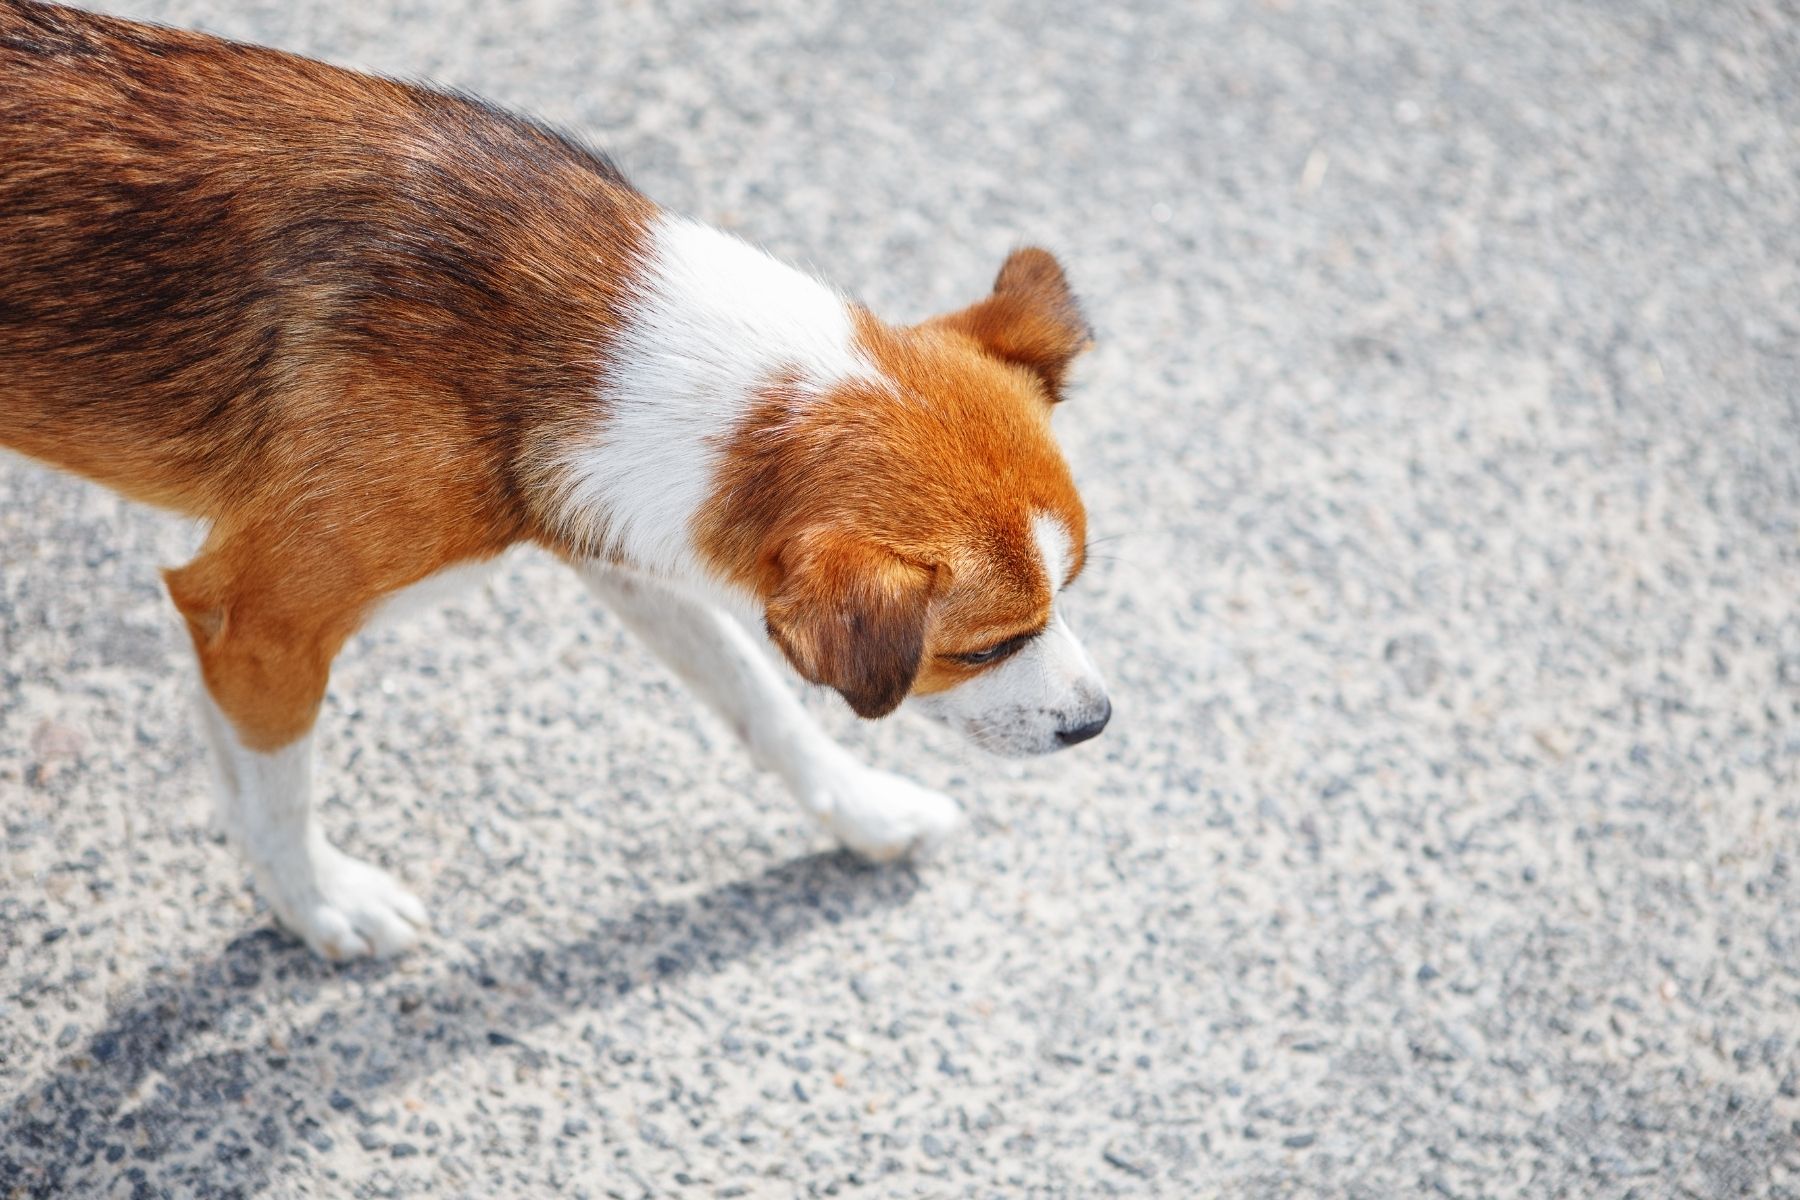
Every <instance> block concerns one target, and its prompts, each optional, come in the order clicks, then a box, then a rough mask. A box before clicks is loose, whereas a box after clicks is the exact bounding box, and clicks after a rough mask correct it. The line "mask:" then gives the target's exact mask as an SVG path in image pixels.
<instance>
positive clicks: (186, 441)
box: [0, 0, 649, 517]
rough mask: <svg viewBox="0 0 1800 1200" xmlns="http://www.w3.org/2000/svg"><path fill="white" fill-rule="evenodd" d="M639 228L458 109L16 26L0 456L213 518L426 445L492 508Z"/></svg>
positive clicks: (616, 183) (600, 171)
mask: <svg viewBox="0 0 1800 1200" xmlns="http://www.w3.org/2000/svg"><path fill="white" fill-rule="evenodd" d="M648 211H649V206H648V202H647V201H644V200H643V199H642V198H641V197H639V196H638V195H637V194H636V193H635V192H633V191H632V190H631V189H630V187H629V186H628V185H627V184H626V183H625V182H624V180H623V179H622V178H621V177H620V176H619V175H618V173H617V172H616V171H615V170H613V168H612V167H611V166H610V164H608V163H607V162H606V161H605V160H604V159H603V158H601V157H599V156H597V155H595V154H592V153H590V152H588V151H586V150H584V149H582V148H581V147H579V146H577V145H574V144H572V143H570V142H569V141H568V140H566V139H564V138H562V137H560V136H558V135H556V134H555V133H552V132H550V131H548V130H545V129H543V128H540V127H539V126H537V125H535V124H532V123H531V122H528V121H525V120H522V119H520V118H517V117H513V116H510V115H508V114H505V113H501V112H498V111H496V110H494V109H491V108H489V107H487V106H485V105H483V104H481V103H479V102H477V101H474V100H471V99H468V98H466V97H462V96H456V95H447V94H444V93H441V92H435V91H431V90H428V89H424V88H418V87H412V86H408V85H404V84H400V83H395V82H391V81H387V80H379V79H371V78H369V77H367V76H362V75H357V74H354V73H351V72H347V71H341V70H338V69H336V68H332V67H329V66H325V65H323V64H320V63H315V62H311V61H308V60H305V59H301V58H297V57H294V56H291V55H287V54H283V53H280V52H277V51H272V50H266V49H261V48H257V47H252V46H243V45H237V44H234V43H229V42H222V41H219V40H218V39H215V38H210V37H205V36H203V35H196V34H190V33H185V32H181V31H176V30H164V29H156V28H151V27H147V26H142V25H136V24H132V23H128V22H123V21H114V20H111V19H108V18H104V17H99V16H95V15H92V14H88V13H82V12H77V11H75V10H70V9H63V8H56V7H51V6H47V5H39V4H33V3H24V2H21V0H0V445H6V446H10V447H11V448H13V449H16V450H20V451H23V452H24V453H26V454H29V455H32V456H34V457H37V458H40V459H43V460H45V461H47V462H50V463H52V464H55V465H57V466H60V467H63V468H65V469H69V470H73V471H76V472H79V473H81V474H84V475H87V476H89V477H91V478H94V479H97V480H99V481H101V482H104V483H107V484H109V485H111V486H113V487H115V488H118V489H119V490H121V491H123V492H125V493H127V494H128V495H131V496H134V497H135V498H138V499H141V500H146V501H149V502H152V503H157V504H160V505H163V506H166V507H171V508H175V509H177V510H180V511H185V512H189V513H192V514H194V515H200V516H215V517H216V516H218V515H220V514H221V513H222V512H224V511H226V510H228V509H232V508H237V507H241V506H242V505H243V504H244V503H245V502H246V500H247V499H248V497H247V496H246V495H244V490H245V489H246V488H251V487H255V488H268V487H271V486H278V485H279V484H280V482H281V481H283V480H291V479H296V478H299V477H306V478H309V479H312V480H314V481H315V482H316V481H317V480H318V477H319V475H320V472H321V467H322V465H323V464H321V462H320V461H318V460H319V458H320V456H322V455H326V454H329V455H330V456H332V460H333V463H335V464H337V466H338V467H339V468H341V469H343V470H347V471H351V472H354V473H356V474H358V475H359V476H360V477H364V478H366V477H367V476H368V474H369V473H370V472H372V471H373V472H378V473H379V472H382V471H391V470H394V469H395V462H394V458H395V455H396V454H398V455H399V456H401V457H407V456H409V454H410V453H411V452H413V451H417V450H418V448H419V447H425V446H434V447H438V448H439V449H440V450H441V451H442V452H443V453H445V454H451V455H452V457H453V458H454V459H455V461H447V462H445V463H443V464H440V465H439V467H438V468H437V469H435V470H429V469H428V470H425V471H423V472H421V471H420V470H419V469H418V464H416V463H415V464H413V465H412V466H411V467H409V468H407V472H406V473H407V474H408V476H409V478H412V479H413V480H414V481H415V486H416V485H417V480H418V479H419V478H420V476H421V474H423V476H424V477H426V478H430V477H432V476H435V475H439V474H446V473H447V474H453V475H456V476H458V477H461V478H463V479H465V480H466V479H467V478H468V477H469V476H471V475H472V474H473V475H484V474H486V475H491V476H493V479H492V481H491V482H492V484H493V490H494V493H495V494H496V495H503V494H504V493H505V492H506V491H507V490H508V488H507V486H506V480H505V478H504V476H505V474H506V473H507V472H508V471H510V470H511V469H512V458H513V457H514V456H515V455H516V453H517V449H518V447H517V444H516V443H517V440H518V438H519V436H521V435H520V433H519V430H520V429H521V427H522V426H524V425H526V424H527V423H529V422H531V421H533V420H537V421H543V420H546V419H552V420H553V419H554V413H553V412H547V411H546V408H553V407H554V406H555V405H556V403H557V402H558V400H559V399H561V400H563V401H564V402H573V401H574V400H575V398H576V397H577V396H578V395H579V396H586V395H588V394H589V393H591V388H592V370H591V366H590V365H589V364H591V363H592V361H593V360H594V359H595V357H596V353H595V347H594V345H593V338H594V336H595V335H596V332H597V331H602V332H603V331H604V329H605V328H606V326H607V320H606V318H607V315H608V314H609V313H610V312H612V311H613V310H615V309H616V307H617V304H618V296H617V294H616V289H617V288H618V287H619V281H620V280H621V278H622V276H623V272H621V271H620V270H619V269H618V263H619V262H620V261H621V260H622V259H625V258H628V257H629V255H630V253H631V248H632V241H633V237H634V235H635V230H636V228H637V226H638V225H639V224H640V223H641V221H642V220H643V219H644V217H645V214H646V213H647V212H648ZM602 264H604V265H602ZM584 266H585V267H587V268H588V269H583V268H584ZM596 268H597V269H596ZM371 408H381V409H384V410H391V409H394V408H398V409H399V410H400V411H384V412H382V413H381V414H380V419H379V420H370V419H368V418H369V417H370V415H371V413H370V409H371ZM434 428H441V429H442V432H443V436H434V433H433V431H434ZM376 429H382V430H387V431H390V436H391V431H395V430H398V431H403V432H404V435H405V440H406V442H407V443H408V445H403V446H393V445H390V446H386V447H371V448H370V453H369V456H368V460H367V461H363V462H356V461H354V460H355V459H356V458H357V457H358V455H357V452H356V450H355V447H357V446H358V445H359V444H364V445H366V444H367V443H366V440H365V439H366V438H367V437H368V436H369V435H370V434H371V432H372V431H374V430H376ZM452 447H455V448H458V449H456V450H455V451H452V449H451V448H452ZM378 460H380V461H378ZM326 473H327V474H329V473H331V472H326Z"/></svg>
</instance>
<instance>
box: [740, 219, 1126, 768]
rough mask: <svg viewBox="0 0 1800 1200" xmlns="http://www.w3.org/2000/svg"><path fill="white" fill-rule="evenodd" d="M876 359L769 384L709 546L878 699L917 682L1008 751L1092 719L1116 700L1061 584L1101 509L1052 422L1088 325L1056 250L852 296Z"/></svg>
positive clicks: (804, 665)
mask: <svg viewBox="0 0 1800 1200" xmlns="http://www.w3.org/2000/svg"><path fill="white" fill-rule="evenodd" d="M854 319H855V325H856V340H857V343H858V350H859V352H860V359H861V361H862V362H864V363H865V364H866V365H867V366H868V368H869V369H868V370H867V371H865V372H860V373H858V374H856V375H854V376H852V377H849V378H846V379H841V380H837V381H834V382H833V383H832V384H831V385H830V386H829V387H828V388H826V389H823V390H816V389H808V388H805V387H804V386H803V385H802V384H800V383H799V382H798V381H796V382H795V383H794V385H793V386H792V387H788V386H777V387H775V388H772V389H770V391H769V393H768V394H767V395H766V396H765V397H764V399H763V401H762V402H761V406H760V410H759V411H758V412H757V413H756V414H755V415H754V417H753V419H752V420H750V421H748V422H746V424H745V426H744V427H743V428H742V430H741V431H740V432H739V433H738V435H737V436H736V437H735V438H734V439H733V441H732V444H731V445H730V446H729V447H728V448H727V449H726V453H725V456H724V463H723V469H724V476H725V477H724V478H723V479H722V480H721V485H722V486H720V487H719V489H718V490H717V492H716V493H715V499H714V502H713V511H712V512H711V513H710V514H709V516H708V519H707V520H706V521H705V526H706V528H707V530H708V531H709V532H708V535H707V538H706V540H707V542H708V543H709V544H710V548H711V550H712V553H713V558H714V561H715V562H722V563H727V564H734V563H735V564H741V566H740V567H739V569H738V570H737V571H736V572H734V573H735V574H737V575H738V576H739V578H740V579H741V581H742V582H744V583H747V584H749V585H750V586H751V588H752V589H753V590H754V591H755V592H756V594H757V595H758V596H759V597H760V598H761V600H762V603H763V605H764V610H765V615H766V620H767V626H768V631H769V634H770V636H771V637H772V639H773V640H774V642H775V644H776V645H777V646H778V647H780V649H781V650H782V652H783V653H784V654H785V655H786V656H787V658H788V660H789V661H790V662H791V663H792V664H793V666H794V667H795V668H796V669H797V670H798V671H799V672H800V673H801V674H802V675H803V676H805V677H806V678H807V679H809V680H811V681H812V682H814V683H819V684H824V685H826V686H829V687H831V688H834V689H836V690H837V691H838V692H839V693H840V694H842V695H843V697H844V699H845V700H847V701H848V702H849V704H850V706H851V707H852V708H853V709H855V710H856V712H857V713H858V714H860V715H862V716H864V717H879V716H883V715H885V714H887V713H889V712H892V711H893V710H894V709H895V708H897V707H898V706H899V705H900V704H901V703H902V701H906V700H908V699H909V698H910V700H911V702H912V703H914V704H916V705H917V706H918V707H919V708H920V709H922V710H923V711H924V712H926V713H927V714H929V715H931V716H933V717H935V718H937V719H939V720H941V721H943V722H945V723H947V724H949V725H951V726H953V727H954V728H957V729H959V730H961V731H962V732H963V733H964V734H966V735H967V736H969V737H970V738H972V739H973V740H974V741H975V742H977V743H978V744H980V745H982V746H984V747H986V748H988V749H990V750H994V751H997V752H1000V753H1004V754H1015V755H1024V754H1038V753H1044V752H1047V751H1051V750H1056V749H1058V748H1060V747H1062V746H1067V745H1073V744H1074V743H1076V742H1079V741H1083V740H1086V739H1087V738H1089V737H1092V736H1094V735H1095V734H1097V733H1098V732H1100V729H1101V728H1102V727H1103V726H1104V725H1105V724H1106V721H1107V718H1108V716H1109V715H1110V713H1111V705H1110V702H1109V701H1108V699H1107V696H1106V690H1105V687H1104V686H1103V684H1102V682H1101V680H1100V676H1099V673H1098V672H1097V671H1096V669H1095V667H1094V664H1093V662H1092V660H1090V659H1089V657H1088V655H1087V653H1086V652H1085V651H1084V650H1083V649H1082V647H1081V644H1080V642H1078V641H1077V640H1076V638H1075V635H1074V633H1073V632H1072V631H1071V630H1070V628H1069V626H1068V624H1067V622H1066V621H1065V620H1064V619H1063V617H1062V614H1061V612H1060V611H1059V609H1058V605H1057V595H1058V593H1059V592H1061V591H1062V589H1063V588H1065V587H1066V586H1067V585H1068V584H1069V583H1070V582H1071V581H1072V580H1073V579H1074V578H1075V577H1076V575H1077V574H1079V573H1080V571H1081V569H1082V566H1083V563H1084V559H1085V546H1086V514H1085V512H1084V511H1083V509H1082V505H1081V499H1080V497H1079V496H1078V495H1077V494H1076V491H1075V486H1074V483H1073V482H1072V480H1071V479H1070V476H1069V470H1068V467H1067V465H1066V464H1065V463H1064V461H1063V458H1062V455H1061V453H1060V451H1059V450H1058V449H1057V446H1056V443H1055V441H1054V439H1053V438H1052V436H1051V431H1050V414H1051V410H1052V408H1053V407H1054V406H1055V405H1056V404H1057V402H1058V401H1059V400H1060V399H1061V396H1062V389H1063V384H1064V380H1065V378H1066V375H1067V372H1068V368H1069V364H1070V362H1071V361H1072V360H1073V359H1074V358H1075V356H1076V355H1077V354H1079V353H1080V352H1081V351H1082V350H1083V349H1085V348H1086V346H1087V344H1088V342H1089V332H1088V328H1087V325H1086V323H1085V322H1084V321H1083V319H1082V316H1081V312H1080V309H1079V307H1078V306H1077V304H1076V302H1075V299H1074V297H1073V296H1072V294H1071V293H1070V290H1069V287H1068V283H1067V281H1066V279H1065V278H1064V276H1063V272H1062V269H1061V268H1060V267H1059V266H1058V265H1057V263H1056V260H1055V259H1054V258H1052V257H1051V256H1050V255H1049V254H1048V253H1046V252H1044V251H1042V250H1036V249H1026V250H1020V251H1017V252H1015V253H1014V254H1013V255H1012V256H1011V257H1010V258H1008V259H1007V261H1006V264H1005V266H1003V267H1002V268H1001V271H1000V275H999V278H998V279H997V280H996V281H995V284H994V290H993V292H992V293H991V294H990V295H988V296H987V297H985V298H984V299H982V300H980V301H979V302H977V303H975V304H973V305H971V306H969V307H968V308H965V309H962V310H960V311H958V312H955V313H951V314H948V315H945V316H941V317H937V318H935V319H933V320H930V321H926V322H924V323H923V324H920V325H916V326H911V327H907V328H894V327H890V326H886V325H883V324H881V323H880V322H878V321H876V320H875V319H874V318H873V317H871V316H869V315H868V314H867V313H866V312H864V311H862V310H857V311H856V312H855V314H854Z"/></svg>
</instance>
